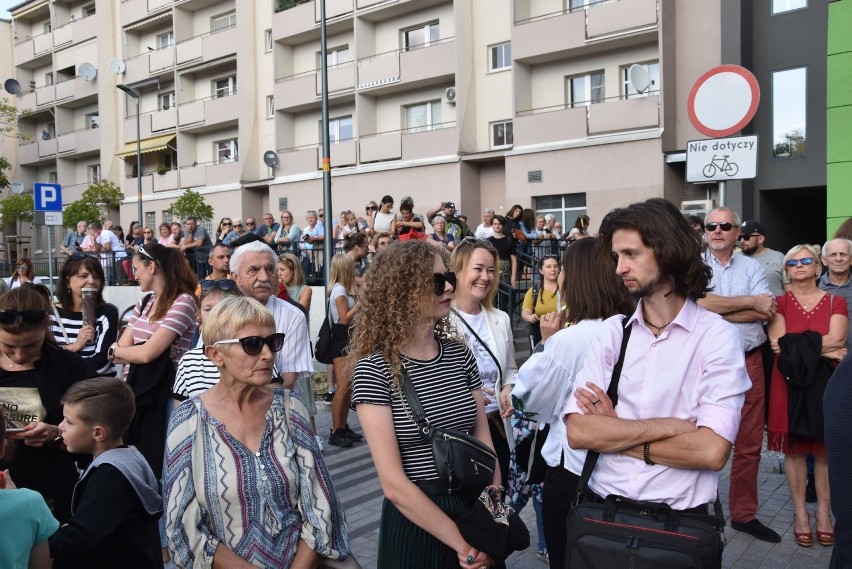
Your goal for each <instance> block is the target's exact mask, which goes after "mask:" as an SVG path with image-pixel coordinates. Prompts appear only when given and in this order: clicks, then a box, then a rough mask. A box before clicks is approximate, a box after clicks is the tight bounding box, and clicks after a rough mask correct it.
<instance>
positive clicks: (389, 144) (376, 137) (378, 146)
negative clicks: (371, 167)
mask: <svg viewBox="0 0 852 569" xmlns="http://www.w3.org/2000/svg"><path fill="white" fill-rule="evenodd" d="M360 147H361V148H360V150H361V164H369V163H370V162H386V161H388V160H399V159H400V158H402V133H401V132H400V131H398V130H396V131H392V132H384V133H380V134H372V135H368V136H362V137H361V140H360Z"/></svg>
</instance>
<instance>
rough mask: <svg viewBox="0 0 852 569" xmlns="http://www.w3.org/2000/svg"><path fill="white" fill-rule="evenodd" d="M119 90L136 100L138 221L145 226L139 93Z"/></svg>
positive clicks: (125, 86) (131, 89)
mask: <svg viewBox="0 0 852 569" xmlns="http://www.w3.org/2000/svg"><path fill="white" fill-rule="evenodd" d="M116 87H118V89H119V90H121V91H124V92H125V93H126V94H128V95H130V96H131V97H133V98H134V99H136V215H137V220H138V221H139V223H140V224H141V225H144V222H143V220H142V141H141V139H140V138H139V133H140V130H139V99H140V97H141V96H140V95H139V91H137V90H136V89H134V88H133V87H128V86H127V85H116Z"/></svg>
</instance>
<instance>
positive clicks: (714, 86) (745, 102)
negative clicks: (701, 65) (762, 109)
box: [687, 65, 760, 138]
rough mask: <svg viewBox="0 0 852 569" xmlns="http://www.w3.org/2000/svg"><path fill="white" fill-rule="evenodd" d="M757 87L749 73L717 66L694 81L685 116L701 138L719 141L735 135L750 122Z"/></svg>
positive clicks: (734, 66) (758, 99)
mask: <svg viewBox="0 0 852 569" xmlns="http://www.w3.org/2000/svg"><path fill="white" fill-rule="evenodd" d="M759 102H760V87H759V86H758V85H757V79H756V78H755V76H754V75H752V73H751V71H749V70H748V69H746V68H744V67H740V66H739V65H720V66H719V67H714V68H713V69H711V70H710V71H708V72H707V73H705V74H704V75H702V76H701V77H699V78H698V81H696V82H695V85H693V86H692V90H691V91H690V92H689V100H688V101H687V112H688V114H689V120H690V121H691V122H692V125H693V126H694V127H695V128H696V129H698V131H699V132H700V133H702V134H705V135H707V136H710V137H713V138H722V137H726V136H730V135H732V134H734V133H735V132H739V131H741V130H742V129H743V127H744V126H745V125H747V124H748V123H749V121H751V119H752V118H754V114H755V112H757V105H758V103H759Z"/></svg>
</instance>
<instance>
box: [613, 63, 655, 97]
mask: <svg viewBox="0 0 852 569" xmlns="http://www.w3.org/2000/svg"><path fill="white" fill-rule="evenodd" d="M639 65H641V66H642V67H644V68H645V71H647V72H648V80H649V83H648V88H647V89H645V90H644V91H643V92H641V93H640V92H639V91H637V90H636V89H635V88H634V87H633V84H632V83H631V82H630V68H631V67H633V66H632V65H628V66H627V67H624V68H622V70H621V83H622V85H623V89H624V98H625V99H635V98H636V97H647V96H648V95H651V94H653V93H659V92H660V62H659V61H649V62H648V63H640V64H639Z"/></svg>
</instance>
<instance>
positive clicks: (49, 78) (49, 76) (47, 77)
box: [44, 71, 53, 85]
mask: <svg viewBox="0 0 852 569" xmlns="http://www.w3.org/2000/svg"><path fill="white" fill-rule="evenodd" d="M44 84H45V85H53V71H48V72H47V73H45V74H44Z"/></svg>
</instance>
